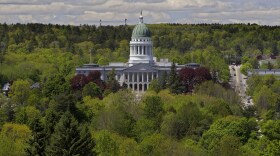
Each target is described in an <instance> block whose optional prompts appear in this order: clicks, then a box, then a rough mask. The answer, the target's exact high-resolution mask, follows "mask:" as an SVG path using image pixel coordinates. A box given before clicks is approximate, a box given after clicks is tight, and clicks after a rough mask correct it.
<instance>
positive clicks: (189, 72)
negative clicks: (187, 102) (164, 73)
mask: <svg viewBox="0 0 280 156" xmlns="http://www.w3.org/2000/svg"><path fill="white" fill-rule="evenodd" d="M194 76H195V70H194V69H193V68H187V67H185V68H182V69H181V70H180V71H179V78H180V81H181V83H182V85H183V86H184V88H185V89H184V92H185V93H186V92H190V91H191V90H192V89H193V85H194Z"/></svg>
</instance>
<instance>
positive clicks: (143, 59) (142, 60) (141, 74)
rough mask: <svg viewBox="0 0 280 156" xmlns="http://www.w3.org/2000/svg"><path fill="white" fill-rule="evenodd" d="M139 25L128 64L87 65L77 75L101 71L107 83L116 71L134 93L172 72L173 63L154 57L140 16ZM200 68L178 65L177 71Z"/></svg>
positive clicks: (143, 89) (191, 65) (132, 42)
mask: <svg viewBox="0 0 280 156" xmlns="http://www.w3.org/2000/svg"><path fill="white" fill-rule="evenodd" d="M139 19H140V21H139V23H138V24H137V25H136V26H135V27H134V29H133V32H132V37H131V41H130V55H129V60H128V62H127V63H122V62H121V63H120V62H116V63H114V62H113V63H110V64H109V65H108V66H99V65H97V64H85V65H84V66H83V67H79V68H76V74H84V75H88V74H89V73H90V72H92V71H100V73H101V79H102V80H104V81H106V79H107V76H108V73H109V72H110V71H111V70H112V69H115V74H116V80H118V81H119V83H120V85H121V86H124V85H126V86H127V87H128V88H131V89H132V90H133V91H146V90H147V89H148V88H149V84H150V83H151V81H152V80H153V79H156V78H158V77H159V76H161V75H162V74H163V73H164V72H166V73H167V74H168V73H169V72H170V69H171V65H172V63H171V62H169V61H168V59H160V61H159V62H157V60H156V58H155V57H153V42H152V40H151V31H150V30H149V29H148V28H147V26H146V25H145V24H144V22H143V16H142V14H141V15H140V18H139ZM185 66H187V67H194V68H196V67H198V66H199V65H198V64H187V65H177V64H176V67H177V70H180V69H181V68H183V67H185Z"/></svg>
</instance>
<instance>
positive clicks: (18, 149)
mask: <svg viewBox="0 0 280 156" xmlns="http://www.w3.org/2000/svg"><path fill="white" fill-rule="evenodd" d="M30 134H31V130H30V129H29V128H28V126H26V125H21V124H13V123H6V124H4V125H3V127H2V130H1V133H0V155H11V156H18V155H25V152H24V149H25V148H26V146H27V144H26V140H27V139H28V138H29V137H30Z"/></svg>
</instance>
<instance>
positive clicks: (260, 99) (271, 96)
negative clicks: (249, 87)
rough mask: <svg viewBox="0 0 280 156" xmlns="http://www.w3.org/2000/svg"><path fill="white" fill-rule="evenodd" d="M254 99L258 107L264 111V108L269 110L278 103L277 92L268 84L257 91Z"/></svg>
mask: <svg viewBox="0 0 280 156" xmlns="http://www.w3.org/2000/svg"><path fill="white" fill-rule="evenodd" d="M253 100H254V102H255V105H256V106H257V109H258V110H259V111H260V112H262V111H263V110H269V109H271V108H273V107H275V105H276V94H275V93H273V92H272V90H271V89H270V88H268V87H267V86H265V85H264V86H262V87H261V89H260V91H259V92H255V93H254V95H253Z"/></svg>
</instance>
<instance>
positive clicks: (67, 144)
mask: <svg viewBox="0 0 280 156" xmlns="http://www.w3.org/2000/svg"><path fill="white" fill-rule="evenodd" d="M90 138H91V137H90V134H89V131H88V130H86V129H85V130H83V131H81V130H80V128H79V125H78V122H77V121H76V119H75V118H74V116H73V115H72V114H71V113H70V112H68V111H67V112H66V113H64V114H63V115H62V117H61V119H60V120H59V122H58V124H57V125H56V126H55V130H54V133H53V134H52V136H51V141H50V145H48V146H47V153H48V154H50V155H92V154H93V153H92V151H91V150H92V148H93V145H94V144H93V142H92V140H91V139H90Z"/></svg>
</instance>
